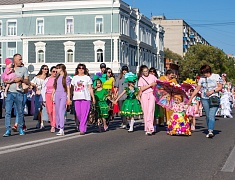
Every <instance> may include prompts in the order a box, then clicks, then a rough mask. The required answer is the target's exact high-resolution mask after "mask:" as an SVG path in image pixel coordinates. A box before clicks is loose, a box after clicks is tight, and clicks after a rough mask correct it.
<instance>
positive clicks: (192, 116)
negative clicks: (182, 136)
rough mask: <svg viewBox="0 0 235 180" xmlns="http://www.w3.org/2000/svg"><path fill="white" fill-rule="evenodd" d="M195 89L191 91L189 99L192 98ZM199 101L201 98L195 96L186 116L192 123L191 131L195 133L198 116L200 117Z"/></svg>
mask: <svg viewBox="0 0 235 180" xmlns="http://www.w3.org/2000/svg"><path fill="white" fill-rule="evenodd" d="M193 91H194V89H190V90H189V98H190V96H192V94H193ZM199 101H200V98H199V97H197V96H195V97H194V98H193V100H192V103H191V104H190V105H189V107H188V109H187V111H186V114H187V115H188V117H189V120H190V121H191V124H192V125H191V130H192V131H195V127H196V116H197V117H199V115H198V112H199Z"/></svg>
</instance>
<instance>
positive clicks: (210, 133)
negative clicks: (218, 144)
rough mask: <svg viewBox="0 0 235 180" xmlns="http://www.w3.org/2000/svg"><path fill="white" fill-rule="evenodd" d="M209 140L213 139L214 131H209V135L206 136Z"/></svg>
mask: <svg viewBox="0 0 235 180" xmlns="http://www.w3.org/2000/svg"><path fill="white" fill-rule="evenodd" d="M206 137H207V138H213V137H214V134H213V131H211V130H209V133H208V134H207V135H206Z"/></svg>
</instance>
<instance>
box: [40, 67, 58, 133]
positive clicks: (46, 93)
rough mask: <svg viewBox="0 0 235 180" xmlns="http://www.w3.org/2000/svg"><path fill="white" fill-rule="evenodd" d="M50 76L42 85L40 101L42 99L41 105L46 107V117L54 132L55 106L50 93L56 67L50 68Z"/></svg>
mask: <svg viewBox="0 0 235 180" xmlns="http://www.w3.org/2000/svg"><path fill="white" fill-rule="evenodd" d="M50 73H51V76H50V77H48V78H47V79H46V80H45V81H44V83H43V85H42V99H43V105H44V106H46V110H47V113H48V117H49V120H50V123H51V132H52V133H54V132H55V127H56V117H55V104H54V102H53V101H52V98H51V97H52V92H53V89H54V87H53V85H54V81H55V78H56V73H57V71H56V67H55V66H52V67H51V69H50Z"/></svg>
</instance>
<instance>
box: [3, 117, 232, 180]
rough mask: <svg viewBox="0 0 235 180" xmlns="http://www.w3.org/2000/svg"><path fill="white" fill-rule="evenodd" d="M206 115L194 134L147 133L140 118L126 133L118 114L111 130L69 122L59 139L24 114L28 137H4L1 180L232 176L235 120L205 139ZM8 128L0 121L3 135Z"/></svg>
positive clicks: (219, 122)
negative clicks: (83, 129)
mask: <svg viewBox="0 0 235 180" xmlns="http://www.w3.org/2000/svg"><path fill="white" fill-rule="evenodd" d="M69 118H72V116H70V117H69ZM204 119H205V117H201V118H199V119H198V121H197V129H196V131H195V132H194V133H193V134H192V136H191V137H183V136H168V135H166V133H165V128H158V132H157V133H156V135H153V136H146V135H145V134H144V132H143V124H142V123H141V122H138V123H137V125H136V127H135V132H133V133H128V132H127V131H126V130H123V129H119V128H118V127H119V125H120V119H118V118H116V119H115V121H114V122H112V123H111V125H110V130H109V131H108V132H102V133H98V132H96V131H95V130H94V128H93V127H89V128H88V130H89V133H88V134H86V135H84V136H81V135H79V133H78V132H76V131H75V124H74V121H72V120H68V121H67V122H66V126H65V127H66V128H65V131H66V135H65V136H64V137H56V136H55V134H53V133H50V131H49V129H50V127H49V124H46V129H45V130H36V129H35V125H36V122H35V121H32V117H26V122H27V126H28V131H27V133H26V135H25V136H19V135H17V133H15V134H14V133H13V134H12V136H11V137H7V138H4V137H2V136H1V137H0V167H1V168H0V175H1V178H0V179H3V180H4V179H8V180H9V179H10V180H11V179H14V180H15V179H24V180H25V179H30V180H34V179H55V180H60V179H82V180H90V179H97V180H104V179H105V180H106V179H107V180H109V179H110V180H116V179H117V180H119V179H127V180H129V179H141V180H142V179H144V180H145V179H148V180H151V179H153V180H171V179H172V180H173V179H174V180H178V179H180V180H188V179H192V180H197V179H198V180H210V179H213V180H221V179H223V180H224V179H225V180H227V179H228V180H230V179H231V180H234V179H235V172H234V166H235V148H234V144H235V143H234V140H235V119H223V118H217V121H216V125H215V137H214V138H213V139H207V138H206V137H205V135H206V134H205V133H206V131H205V130H206V125H205V120H204ZM4 131H5V129H4V119H1V120H0V134H1V135H2V134H4Z"/></svg>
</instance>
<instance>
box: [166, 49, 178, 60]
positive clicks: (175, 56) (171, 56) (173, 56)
mask: <svg viewBox="0 0 235 180" xmlns="http://www.w3.org/2000/svg"><path fill="white" fill-rule="evenodd" d="M164 57H165V58H169V59H173V60H176V61H180V60H182V59H183V57H182V56H180V55H179V54H177V53H174V52H173V51H171V50H170V49H168V48H167V49H166V48H165V49H164Z"/></svg>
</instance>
